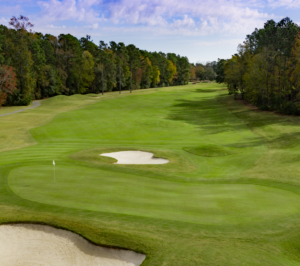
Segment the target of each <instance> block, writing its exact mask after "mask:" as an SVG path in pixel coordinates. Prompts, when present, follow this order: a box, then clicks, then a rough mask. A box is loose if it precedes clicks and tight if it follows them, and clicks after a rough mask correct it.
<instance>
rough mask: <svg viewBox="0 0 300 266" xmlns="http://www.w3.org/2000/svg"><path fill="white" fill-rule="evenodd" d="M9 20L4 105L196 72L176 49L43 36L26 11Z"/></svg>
mask: <svg viewBox="0 0 300 266" xmlns="http://www.w3.org/2000/svg"><path fill="white" fill-rule="evenodd" d="M9 24H10V26H11V27H10V28H8V27H6V26H4V25H0V106H1V105H28V104H29V103H30V102H31V101H32V100H33V99H43V98H47V97H52V96H55V95H60V94H63V95H72V94H75V93H100V92H102V93H103V92H108V91H115V90H119V91H120V92H121V90H130V92H131V91H132V90H136V89H146V88H155V87H164V86H169V85H184V84H187V83H188V80H189V77H190V63H189V61H188V58H187V57H182V56H179V55H176V54H174V53H167V54H165V53H162V52H148V51H145V50H140V49H138V48H137V47H135V46H134V45H133V44H130V45H127V46H126V45H125V44H124V43H122V42H120V43H115V42H113V41H112V42H110V43H109V44H107V43H105V42H104V41H100V42H99V45H96V44H95V43H94V42H93V41H92V40H91V37H90V36H89V35H87V36H86V37H84V38H81V39H77V38H76V37H74V36H72V35H71V34H60V35H59V36H58V37H56V36H53V35H51V34H45V35H43V34H42V33H39V32H33V31H32V30H31V28H32V27H33V24H32V23H30V21H29V19H28V18H27V17H24V16H20V17H19V18H16V17H13V18H12V19H11V20H10V22H9Z"/></svg>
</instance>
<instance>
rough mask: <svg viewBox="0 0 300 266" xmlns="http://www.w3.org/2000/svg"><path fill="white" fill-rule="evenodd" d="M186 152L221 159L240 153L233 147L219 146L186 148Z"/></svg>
mask: <svg viewBox="0 0 300 266" xmlns="http://www.w3.org/2000/svg"><path fill="white" fill-rule="evenodd" d="M183 150H184V151H187V152H190V153H192V154H195V155H198V156H204V157H220V156H228V155H233V154H236V153H239V152H240V151H239V150H238V149H235V148H231V147H222V146H218V145H212V144H211V145H201V146H197V147H184V148H183Z"/></svg>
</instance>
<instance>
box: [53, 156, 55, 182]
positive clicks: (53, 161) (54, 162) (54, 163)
mask: <svg viewBox="0 0 300 266" xmlns="http://www.w3.org/2000/svg"><path fill="white" fill-rule="evenodd" d="M53 173H54V183H55V162H54V160H53Z"/></svg>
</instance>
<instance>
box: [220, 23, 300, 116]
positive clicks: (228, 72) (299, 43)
mask: <svg viewBox="0 0 300 266" xmlns="http://www.w3.org/2000/svg"><path fill="white" fill-rule="evenodd" d="M216 73H217V78H216V80H217V82H219V83H221V82H225V83H226V84H227V87H228V91H229V94H233V95H234V96H235V98H237V97H238V95H240V96H239V97H240V98H241V99H245V100H247V101H248V102H250V103H252V104H253V105H254V106H257V107H259V108H261V109H263V110H272V111H279V112H282V113H285V114H295V115H300V27H299V26H298V25H297V24H296V23H294V22H293V21H292V20H290V19H289V18H284V19H282V20H280V21H279V22H275V21H274V20H268V21H267V22H266V23H265V24H264V27H263V28H262V29H255V31H254V32H252V33H251V34H249V35H247V36H246V39H245V41H244V43H243V44H240V45H239V46H238V51H237V53H236V54H234V55H233V56H232V57H231V58H230V59H228V60H224V59H218V62H217V66H216Z"/></svg>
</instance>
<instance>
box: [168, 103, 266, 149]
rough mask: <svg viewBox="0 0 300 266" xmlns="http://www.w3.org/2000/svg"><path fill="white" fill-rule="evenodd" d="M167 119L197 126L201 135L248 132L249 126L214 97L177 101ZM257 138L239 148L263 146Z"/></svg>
mask: <svg viewBox="0 0 300 266" xmlns="http://www.w3.org/2000/svg"><path fill="white" fill-rule="evenodd" d="M167 119H170V120H175V121H182V122H185V123H188V124H192V125H195V126H197V128H198V129H199V133H200V134H201V135H203V134H205V135H212V134H220V133H232V134H234V132H238V131H240V132H241V131H247V130H249V128H248V127H247V125H246V124H245V123H244V122H243V121H242V120H240V119H238V118H237V117H236V116H234V115H232V114H231V113H230V111H228V110H227V109H226V108H224V106H223V105H222V104H221V103H219V102H217V101H216V100H215V99H214V98H212V97H201V98H198V99H196V100H183V99H182V100H177V102H176V103H175V104H174V105H173V107H172V109H171V112H170V114H169V116H168V117H167ZM262 143H263V142H262V140H261V139H260V138H258V137H256V136H253V137H245V143H242V141H239V144H237V145H238V146H240V147H241V146H244V147H245V146H247V147H249V146H252V147H253V146H257V145H262Z"/></svg>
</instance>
